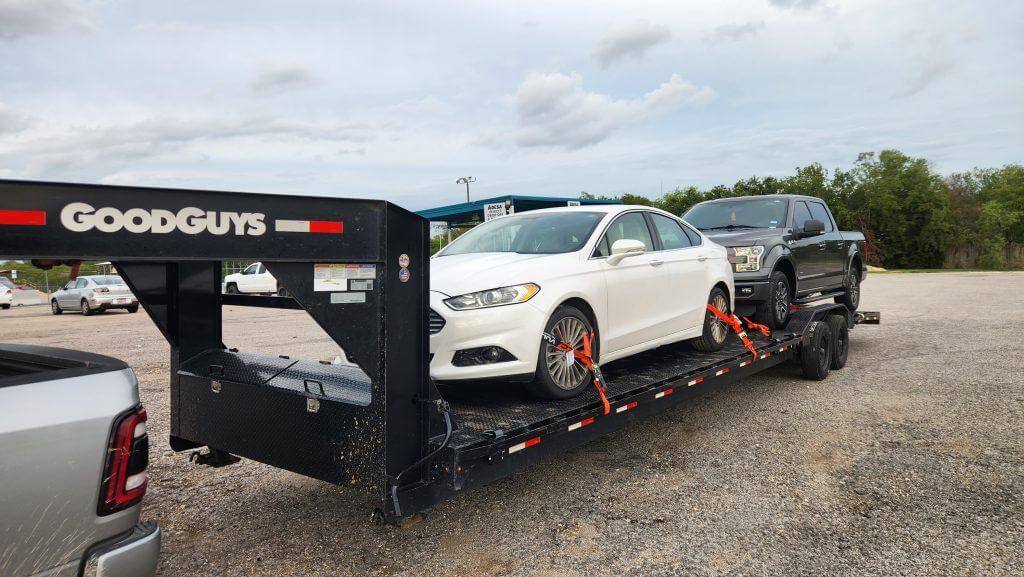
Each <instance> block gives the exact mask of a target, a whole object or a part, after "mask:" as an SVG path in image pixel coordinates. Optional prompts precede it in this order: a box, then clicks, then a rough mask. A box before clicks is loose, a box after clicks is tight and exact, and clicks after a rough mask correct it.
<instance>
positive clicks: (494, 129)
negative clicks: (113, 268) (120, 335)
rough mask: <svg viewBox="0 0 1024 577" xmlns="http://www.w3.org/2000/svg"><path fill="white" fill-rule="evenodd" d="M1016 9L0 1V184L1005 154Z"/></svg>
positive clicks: (354, 192)
mask: <svg viewBox="0 0 1024 577" xmlns="http://www.w3.org/2000/svg"><path fill="white" fill-rule="evenodd" d="M1022 30H1024V3H1020V2H1005V1H991V2H984V1H983V2H977V1H976V2H959V1H951V0H929V1H901V2H891V1H881V0H878V1H875V0H863V1H850V2H844V1H840V0H749V1H748V0H738V1H721V2H707V1H694V2H686V1H674V2H647V1H643V0H639V1H638V0H630V1H628V2H626V1H621V2H594V1H592V0H587V1H575V0H560V1H559V2H551V1H550V0H548V1H546V2H532V1H517V2H446V3H443V4H442V3H427V2H407V3H406V2H338V1H324V2H300V1H293V2H260V1H253V0H249V1H245V2H241V1H218V2H209V1H187V0H177V1H175V2H167V1H160V2H155V1H141V0H136V1H132V2H128V1H120V0H93V1H85V0H82V1H79V0H0V178H4V177H6V178H32V179H48V180H71V181H82V182H104V183H114V184H145V185H157V186H159V185H164V186H188V187H198V188H216V189H230V190H246V191H257V192H288V193H306V194H328V195H340V196H356V197H373V198H387V199H389V200H394V201H396V202H398V203H399V204H402V205H404V206H407V207H409V208H412V209H419V208H426V207H429V206H434V205H438V204H447V203H451V202H459V201H460V199H463V198H464V194H465V193H464V189H463V188H462V187H461V186H459V185H456V184H455V179H456V178H457V177H458V176H462V175H472V176H475V177H476V178H477V179H478V181H479V182H477V183H476V184H474V185H473V186H474V188H473V195H474V196H475V197H477V198H481V197H483V196H485V195H486V196H494V195H498V194H504V193H519V194H544V195H575V194H578V193H579V191H581V190H585V191H587V192H591V193H594V194H608V195H617V194H621V193H625V192H634V193H640V194H645V195H649V196H656V195H658V194H659V191H660V190H661V187H662V186H663V187H664V190H666V191H667V190H670V189H672V188H674V187H676V186H684V185H690V184H696V185H698V186H711V185H715V184H731V183H732V182H734V181H735V180H736V179H738V178H744V177H747V176H750V175H755V174H756V175H760V176H767V175H785V174H789V173H791V172H792V170H793V168H794V167H795V166H797V165H805V164H809V163H811V162H814V161H819V162H821V163H822V164H824V165H825V166H826V167H828V168H835V167H849V166H850V165H851V164H852V162H853V160H854V159H855V158H856V155H857V153H859V152H862V151H868V150H879V149H882V148H890V147H892V148H899V149H901V150H903V151H904V152H906V153H908V154H912V155H919V156H924V157H926V158H929V159H931V160H932V161H934V164H935V167H936V168H937V169H938V170H940V171H943V172H950V171H955V170H966V169H969V168H971V167H974V166H999V165H1002V164H1005V163H1009V162H1021V161H1024V132H1022V129H1024V77H1022V75H1021V70H1024V34H1022V33H1021V31H1022Z"/></svg>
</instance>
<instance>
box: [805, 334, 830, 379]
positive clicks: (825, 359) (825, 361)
mask: <svg viewBox="0 0 1024 577" xmlns="http://www.w3.org/2000/svg"><path fill="white" fill-rule="evenodd" d="M831 366H832V330H831V329H830V328H829V326H828V323H824V322H821V321H814V322H813V323H811V324H810V326H809V327H807V334H806V336H805V341H804V343H803V344H802V345H800V368H801V369H802V370H803V374H804V377H806V378H808V379H811V380H814V381H821V380H824V379H825V377H827V376H828V371H829V368H830V367H831Z"/></svg>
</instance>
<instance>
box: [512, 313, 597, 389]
mask: <svg viewBox="0 0 1024 577" xmlns="http://www.w3.org/2000/svg"><path fill="white" fill-rule="evenodd" d="M583 331H586V332H587V333H588V334H591V335H593V334H594V327H593V325H592V324H591V322H590V319H588V318H587V315H585V314H583V311H581V310H579V309H577V308H576V307H572V306H568V305H563V306H560V307H558V308H557V309H555V312H554V314H552V315H551V318H550V319H548V324H547V326H545V327H544V332H546V333H548V334H551V335H554V336H555V337H557V338H558V339H560V340H563V341H565V342H567V343H569V344H570V345H572V346H573V347H574V348H577V349H581V350H582V348H583ZM598 352H599V351H598V339H597V338H595V339H594V344H593V350H592V351H591V354H592V356H593V358H594V360H597V356H598ZM589 375H590V373H589V372H588V371H587V369H586V368H585V367H584V366H583V365H582V364H580V363H579V362H573V363H572V364H569V363H567V362H566V361H565V353H563V352H561V351H559V350H557V349H555V348H554V347H552V346H551V345H549V344H548V343H547V342H544V341H543V340H542V341H541V344H540V355H539V356H538V357H537V375H536V378H534V380H533V382H532V383H530V384H529V385H527V388H528V389H529V391H530V392H531V393H533V394H534V395H536V396H538V397H543V398H545V399H568V398H571V397H575V396H576V395H578V394H580V393H581V392H583V391H584V390H585V389H586V388H587V385H589V384H590V376H589Z"/></svg>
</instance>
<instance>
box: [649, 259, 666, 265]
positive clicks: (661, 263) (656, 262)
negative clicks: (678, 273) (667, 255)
mask: <svg viewBox="0 0 1024 577" xmlns="http://www.w3.org/2000/svg"><path fill="white" fill-rule="evenodd" d="M663 264H665V261H663V260H657V259H655V260H652V261H651V266H661V265H663Z"/></svg>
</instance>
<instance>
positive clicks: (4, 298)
mask: <svg viewBox="0 0 1024 577" xmlns="http://www.w3.org/2000/svg"><path fill="white" fill-rule="evenodd" d="M13 302H14V291H13V290H12V289H11V287H8V286H5V285H3V284H0V309H4V310H6V309H9V308H11V304H12V303H13Z"/></svg>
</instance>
